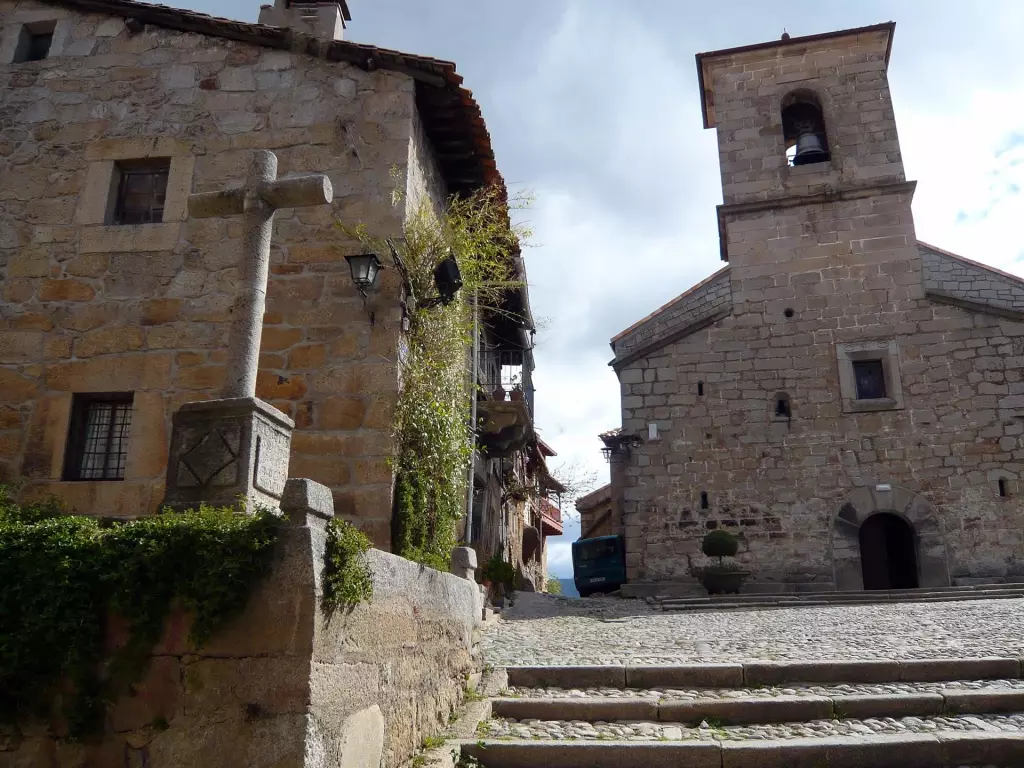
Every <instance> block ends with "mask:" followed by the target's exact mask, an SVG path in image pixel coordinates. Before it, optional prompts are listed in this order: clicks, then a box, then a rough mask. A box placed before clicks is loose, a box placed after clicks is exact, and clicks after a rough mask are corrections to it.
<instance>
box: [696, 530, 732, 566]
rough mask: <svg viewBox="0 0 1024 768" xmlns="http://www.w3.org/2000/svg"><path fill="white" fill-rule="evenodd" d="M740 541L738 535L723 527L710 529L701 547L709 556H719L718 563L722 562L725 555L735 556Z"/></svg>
mask: <svg viewBox="0 0 1024 768" xmlns="http://www.w3.org/2000/svg"><path fill="white" fill-rule="evenodd" d="M739 546H740V543H739V541H738V540H737V539H736V537H735V536H734V535H733V534H731V533H729V532H728V531H723V530H721V529H719V530H716V531H710V532H709V533H708V535H707V536H705V537H704V541H703V542H701V545H700V549H701V551H702V552H703V553H704V554H705V555H707V556H708V557H717V558H718V564H719V565H721V564H722V558H723V557H734V556H735V555H736V551H737V550H738V549H739Z"/></svg>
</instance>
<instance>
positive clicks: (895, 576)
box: [858, 512, 918, 589]
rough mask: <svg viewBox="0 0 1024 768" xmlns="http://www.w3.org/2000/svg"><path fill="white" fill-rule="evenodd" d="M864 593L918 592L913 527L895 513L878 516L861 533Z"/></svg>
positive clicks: (874, 516)
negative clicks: (895, 590)
mask: <svg viewBox="0 0 1024 768" xmlns="http://www.w3.org/2000/svg"><path fill="white" fill-rule="evenodd" d="M858 538H859V539H860V562H861V568H862V570H863V575H864V589H916V588H917V586H918V578H917V545H916V541H915V537H914V529H913V528H912V527H911V525H910V523H908V522H907V521H906V520H904V519H903V518H902V517H900V516H899V515H896V514H893V513H892V512H877V513H875V514H873V515H871V517H869V518H868V519H867V520H865V521H864V522H863V523H862V524H861V526H860V531H859V533H858Z"/></svg>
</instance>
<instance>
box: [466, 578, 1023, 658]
mask: <svg viewBox="0 0 1024 768" xmlns="http://www.w3.org/2000/svg"><path fill="white" fill-rule="evenodd" d="M1022 627H1024V600H989V601H984V600H979V601H965V602H955V603H899V604H891V605H884V604H883V605H877V604H876V605H864V606H861V605H857V606H825V607H801V608H780V609H773V610H763V611H756V610H755V611H722V612H709V613H701V614H665V613H659V612H657V611H655V610H654V609H652V608H651V607H650V606H648V605H647V604H646V603H644V602H642V601H640V600H615V599H600V598H599V599H589V600H570V599H567V598H557V597H551V596H547V595H534V594H520V595H519V598H518V599H517V603H516V605H515V606H513V607H511V608H509V609H506V611H505V613H504V614H503V617H502V621H501V622H500V623H499V625H498V626H497V627H495V628H494V629H493V630H491V631H490V632H488V633H487V634H486V635H485V636H484V638H483V641H482V642H483V648H484V652H485V654H486V658H487V661H488V663H490V664H493V665H495V666H510V665H519V666H527V665H531V666H534V665H535V666H544V665H577V664H578V665H606V664H654V665H663V664H680V663H692V662H704V663H719V662H743V661H753V660H763V661H772V660H801V661H803V660H827V659H833V658H843V659H851V660H852V659H929V658H932V659H934V658H951V657H958V658H979V657H992V656H1000V657H1024V631H1022Z"/></svg>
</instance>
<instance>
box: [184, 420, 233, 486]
mask: <svg viewBox="0 0 1024 768" xmlns="http://www.w3.org/2000/svg"><path fill="white" fill-rule="evenodd" d="M239 432H240V430H239V429H238V427H234V428H230V427H229V428H226V429H225V428H223V427H222V428H215V429H213V430H211V431H210V432H208V433H206V435H204V436H203V437H202V439H200V440H199V442H198V443H197V444H196V445H195V446H194V447H193V448H192V449H191V450H189V451H188V452H187V453H185V454H184V455H183V456H182V457H181V460H180V461H179V462H178V485H179V486H181V487H184V488H194V487H196V486H207V485H209V486H225V485H228V486H230V485H234V484H235V483H237V482H238V446H239V445H240V443H241V435H240V434H239Z"/></svg>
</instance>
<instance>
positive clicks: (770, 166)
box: [606, 23, 1024, 594]
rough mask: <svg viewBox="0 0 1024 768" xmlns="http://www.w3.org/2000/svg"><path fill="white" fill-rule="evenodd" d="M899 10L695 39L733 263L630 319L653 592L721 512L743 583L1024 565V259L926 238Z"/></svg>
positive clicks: (627, 379) (912, 577)
mask: <svg viewBox="0 0 1024 768" xmlns="http://www.w3.org/2000/svg"><path fill="white" fill-rule="evenodd" d="M894 29H895V25H894V24H893V23H886V24H879V25H875V26H869V27H863V28H860V29H851V30H845V31H840V32H833V33H828V34H820V35H812V36H807V37H789V36H785V35H784V36H783V39H781V40H776V41H772V42H767V43H761V44H757V45H749V46H743V47H740V48H733V49H729V50H721V51H714V52H711V53H702V54H698V55H697V69H698V77H699V81H700V93H701V98H702V108H703V116H704V125H705V127H706V128H714V129H715V130H716V132H717V137H718V148H719V162H720V166H721V176H722V192H723V200H724V202H723V204H722V205H720V206H718V228H719V233H720V243H721V258H722V260H723V261H724V262H726V263H725V266H724V267H723V268H722V269H721V270H719V271H718V272H716V273H715V274H713V275H711V276H710V277H708V278H707V279H706V280H704V281H703V282H701V283H699V284H698V285H696V286H694V287H693V288H691V289H690V290H688V291H686V292H685V293H683V294H682V295H680V296H679V297H678V298H676V299H673V300H672V301H670V302H669V303H668V304H666V305H665V306H663V307H661V308H660V309H657V310H656V311H654V312H653V313H652V314H651V315H649V316H648V317H646V318H644V319H642V320H640V321H639V322H638V323H636V324H635V325H633V326H632V327H630V328H628V329H626V330H625V331H623V332H622V333H620V334H618V335H617V336H616V337H615V338H614V339H613V340H612V342H611V344H612V348H613V350H614V353H615V358H614V360H613V361H612V363H611V365H612V366H613V368H614V370H615V372H616V373H617V375H618V378H619V381H620V383H621V392H622V430H621V432H618V433H616V434H615V437H614V439H613V440H611V445H610V450H609V452H610V453H612V490H611V496H612V498H613V499H615V500H616V503H617V506H618V507H619V513H620V515H621V518H620V520H619V521H617V522H618V530H620V531H622V532H623V533H624V535H625V538H626V553H627V554H626V562H627V571H628V578H629V581H630V587H629V588H630V589H631V590H632V591H634V592H636V593H638V594H644V593H651V592H656V591H664V590H665V588H666V586H667V585H668V584H673V585H675V588H677V589H679V590H680V591H685V590H686V589H688V588H689V587H690V585H695V583H696V582H695V580H694V578H693V575H692V570H691V569H692V568H693V567H694V566H698V565H699V564H700V563H701V558H702V555H700V542H701V538H702V537H703V535H704V534H705V533H706V532H707V531H709V530H713V529H716V528H722V529H725V530H729V531H732V532H734V533H735V534H736V535H737V536H738V538H739V541H740V551H739V553H738V555H737V556H738V558H739V560H740V561H741V563H742V564H743V566H744V567H745V569H747V570H749V571H750V573H751V579H750V580H749V581H748V583H747V585H746V586H745V588H744V589H745V590H751V591H789V590H793V591H811V590H832V589H838V590H860V589H890V588H913V587H938V586H946V585H962V584H971V583H979V582H999V581H1021V580H1024V501H1022V498H1021V496H1020V491H1021V486H1020V478H1021V473H1022V472H1024V439H1022V435H1024V372H1022V368H1024V280H1022V279H1021V278H1018V277H1015V276H1013V275H1008V274H1005V273H1003V272H1000V271H998V270H996V269H992V268H991V267H987V266H984V265H982V264H979V263H976V262H974V261H971V260H969V259H966V258H963V257H961V256H958V255H956V254H952V253H948V252H946V251H944V250H942V249H940V248H936V247H933V246H930V245H927V244H925V243H922V242H920V241H919V240H918V239H917V236H916V234H915V230H914V219H913V214H912V210H911V204H912V201H913V196H914V188H915V182H914V181H908V180H907V178H906V176H905V173H904V168H903V161H902V156H901V152H900V143H899V138H898V136H897V131H896V121H895V117H894V111H893V104H892V101H891V98H890V93H889V86H888V81H887V74H886V71H887V65H888V62H889V55H890V50H891V46H892V40H893V33H894ZM608 443H609V440H606V444H608Z"/></svg>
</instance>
